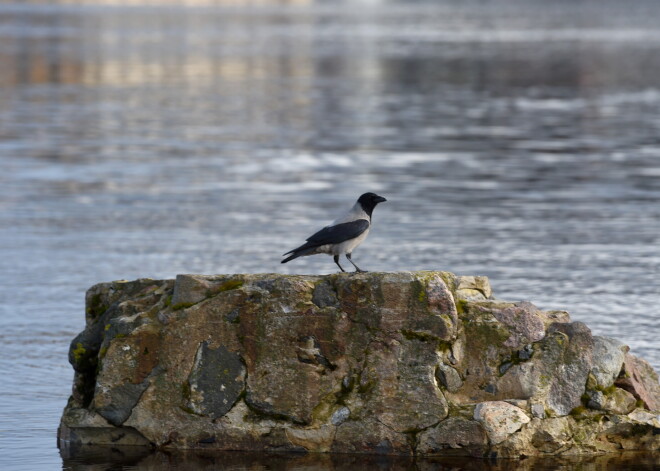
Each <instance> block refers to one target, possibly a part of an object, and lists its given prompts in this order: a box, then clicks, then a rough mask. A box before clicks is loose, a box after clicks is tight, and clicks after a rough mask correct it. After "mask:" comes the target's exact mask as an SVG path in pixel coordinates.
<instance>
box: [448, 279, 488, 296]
mask: <svg viewBox="0 0 660 471" xmlns="http://www.w3.org/2000/svg"><path fill="white" fill-rule="evenodd" d="M492 295H493V290H492V289H491V287H490V282H489V281H488V278H487V277H485V276H459V277H457V280H456V296H457V298H458V299H465V300H468V301H478V300H483V299H489V298H490V297H491V296H492Z"/></svg>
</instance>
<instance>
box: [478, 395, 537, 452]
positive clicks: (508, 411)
mask: <svg viewBox="0 0 660 471" xmlns="http://www.w3.org/2000/svg"><path fill="white" fill-rule="evenodd" d="M474 420H476V421H477V422H480V423H481V424H482V425H483V427H484V429H485V430H486V433H487V434H488V440H489V441H490V443H492V444H493V445H497V444H498V443H502V442H503V441H504V440H506V439H507V438H508V437H509V435H511V434H512V433H514V432H517V431H518V430H520V429H521V428H522V426H523V425H525V424H526V423H528V422H529V420H530V419H529V417H528V416H527V414H525V413H524V412H523V411H522V409H520V408H519V407H516V406H514V405H511V404H509V403H508V402H504V401H492V402H482V403H480V404H478V405H477V407H476V408H475V409H474Z"/></svg>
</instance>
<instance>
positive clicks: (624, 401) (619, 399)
mask: <svg viewBox="0 0 660 471" xmlns="http://www.w3.org/2000/svg"><path fill="white" fill-rule="evenodd" d="M636 403H637V400H636V399H635V396H633V395H632V394H630V393H629V392H628V391H624V390H623V389H620V388H614V390H613V391H612V392H610V393H609V394H606V395H605V400H604V401H603V404H602V406H601V409H602V410H604V411H606V412H610V413H612V414H619V415H624V414H628V413H629V412H632V411H633V410H634V409H635V405H636Z"/></svg>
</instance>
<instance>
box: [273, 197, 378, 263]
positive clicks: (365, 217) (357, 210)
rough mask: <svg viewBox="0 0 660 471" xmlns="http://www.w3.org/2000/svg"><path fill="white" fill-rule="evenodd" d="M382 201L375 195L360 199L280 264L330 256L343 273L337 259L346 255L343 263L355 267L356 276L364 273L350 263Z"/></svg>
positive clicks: (290, 252)
mask: <svg viewBox="0 0 660 471" xmlns="http://www.w3.org/2000/svg"><path fill="white" fill-rule="evenodd" d="M385 201H387V200H386V199H385V198H383V197H382V196H378V195H377V194H375V193H365V194H363V195H361V196H360V197H359V198H358V200H357V201H356V202H355V204H354V205H353V207H352V208H351V209H350V211H348V213H346V214H345V215H344V216H342V217H340V218H338V219H336V220H335V221H334V222H333V223H332V224H330V225H328V226H325V227H324V228H323V229H321V230H320V231H318V232H316V233H315V234H313V235H311V236H310V237H308V238H307V242H305V243H304V244H303V245H301V246H300V247H298V248H296V249H293V250H291V251H289V252H287V253H285V254H284V255H283V256H286V255H289V256H288V257H286V258H285V259H284V260H282V263H286V262H290V261H291V260H293V259H295V258H298V257H305V256H308V255H315V254H319V253H325V254H328V255H332V256H333V258H334V261H335V263H336V264H337V266H338V267H339V269H340V270H341V271H342V272H345V271H346V270H344V268H343V267H342V266H341V265H340V264H339V256H340V255H342V254H345V255H346V259H347V260H348V261H349V262H351V264H352V265H353V266H354V267H355V272H358V273H360V272H364V271H365V270H362V269H361V268H360V267H358V266H357V265H356V264H355V262H353V260H352V259H351V255H352V253H353V250H355V248H356V247H357V246H358V245H360V244H361V243H362V242H363V241H364V239H366V238H367V235H369V230H370V229H371V214H372V213H373V211H374V208H375V207H376V205H378V204H379V203H384V202H385Z"/></svg>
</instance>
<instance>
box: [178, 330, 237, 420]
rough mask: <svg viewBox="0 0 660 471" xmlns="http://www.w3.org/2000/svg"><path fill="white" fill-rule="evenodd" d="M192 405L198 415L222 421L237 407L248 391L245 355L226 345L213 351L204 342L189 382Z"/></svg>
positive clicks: (197, 355) (190, 403)
mask: <svg viewBox="0 0 660 471" xmlns="http://www.w3.org/2000/svg"><path fill="white" fill-rule="evenodd" d="M188 385H189V387H190V397H189V401H188V403H189V406H190V408H191V409H192V410H194V411H195V412H196V413H197V414H200V415H208V416H209V417H213V418H218V417H222V416H223V415H225V414H226V413H227V412H229V410H230V409H231V408H232V407H233V406H234V404H235V403H236V401H237V400H238V398H239V397H240V396H241V394H242V393H243V391H244V390H245V366H244V365H243V362H242V361H241V356H240V355H239V354H237V353H234V352H230V351H228V350H227V349H226V348H225V347H224V346H222V345H220V346H218V347H217V348H210V347H209V344H208V342H202V343H201V345H200V346H199V349H198V350H197V354H196V355H195V363H194V365H193V370H192V372H191V373H190V377H189V379H188Z"/></svg>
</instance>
